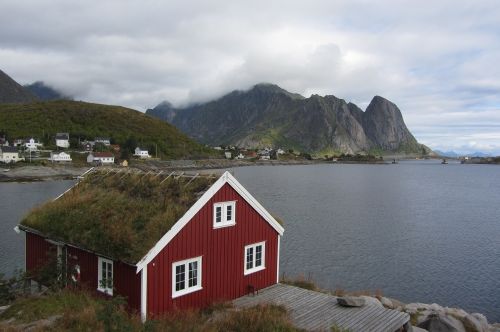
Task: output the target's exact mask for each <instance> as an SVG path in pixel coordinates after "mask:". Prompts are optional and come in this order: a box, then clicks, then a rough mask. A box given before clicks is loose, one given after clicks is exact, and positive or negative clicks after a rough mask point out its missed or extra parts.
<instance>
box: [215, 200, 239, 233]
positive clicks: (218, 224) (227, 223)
mask: <svg viewBox="0 0 500 332" xmlns="http://www.w3.org/2000/svg"><path fill="white" fill-rule="evenodd" d="M218 207H220V208H221V209H222V213H221V221H220V222H217V208H218ZM228 207H231V211H232V212H231V217H232V218H231V219H229V220H228V219H227V208H228ZM213 214H214V216H213V220H214V221H213V225H214V228H221V227H228V226H234V225H236V201H228V202H220V203H214V212H213Z"/></svg>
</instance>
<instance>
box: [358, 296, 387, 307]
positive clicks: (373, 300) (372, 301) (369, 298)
mask: <svg viewBox="0 0 500 332" xmlns="http://www.w3.org/2000/svg"><path fill="white" fill-rule="evenodd" d="M360 298H362V299H364V300H365V303H366V304H369V305H374V306H377V307H380V308H383V307H384V306H383V305H382V303H381V302H380V301H379V300H377V298H375V297H372V296H365V295H363V296H360Z"/></svg>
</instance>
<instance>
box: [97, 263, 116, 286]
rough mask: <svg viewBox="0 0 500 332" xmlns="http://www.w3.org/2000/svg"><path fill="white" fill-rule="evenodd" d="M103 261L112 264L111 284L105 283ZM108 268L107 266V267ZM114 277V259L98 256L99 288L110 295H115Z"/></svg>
mask: <svg viewBox="0 0 500 332" xmlns="http://www.w3.org/2000/svg"><path fill="white" fill-rule="evenodd" d="M102 263H106V266H108V264H111V285H103V282H102V281H103V279H102ZM106 269H107V268H106ZM113 277H114V266H113V261H112V260H110V259H106V258H103V257H98V259H97V290H98V291H100V292H103V293H105V294H108V295H113V284H114V282H113ZM110 286H111V287H110Z"/></svg>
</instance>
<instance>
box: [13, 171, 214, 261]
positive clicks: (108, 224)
mask: <svg viewBox="0 0 500 332" xmlns="http://www.w3.org/2000/svg"><path fill="white" fill-rule="evenodd" d="M216 180H217V179H216V178H215V177H211V176H199V177H197V178H194V179H192V178H190V177H179V178H174V177H170V178H168V179H166V175H165V176H156V175H144V174H130V175H125V176H124V175H123V173H122V174H120V173H118V174H115V173H109V174H106V173H104V171H102V172H94V173H91V174H89V175H87V176H86V178H85V180H83V181H81V182H80V183H79V184H78V185H77V186H76V187H74V188H73V189H72V190H71V191H70V192H68V193H66V194H65V195H64V196H62V197H61V198H59V199H58V200H56V201H51V202H48V203H46V204H44V205H42V206H39V207H36V208H35V209H33V210H32V211H31V212H30V213H29V214H28V215H27V216H26V217H25V218H24V219H23V220H22V221H21V225H22V226H27V227H30V228H33V229H35V230H37V231H39V232H41V233H43V234H45V235H46V236H49V237H51V238H54V239H59V240H62V241H64V242H67V243H71V244H74V245H78V246H81V247H83V248H87V249H90V250H94V251H96V252H98V253H100V254H103V255H106V256H109V257H112V258H115V259H119V260H122V261H125V262H129V263H133V264H135V263H137V262H138V261H139V260H140V259H141V258H142V257H143V256H144V255H145V254H146V253H147V252H148V250H149V249H151V248H152V247H153V246H154V244H155V243H156V242H157V241H158V240H159V239H160V238H161V237H162V236H163V235H164V234H165V233H166V232H167V231H168V230H169V229H170V228H171V227H172V226H173V224H174V223H175V222H177V220H179V218H180V217H182V215H184V213H185V212H186V211H187V210H188V209H189V208H190V207H191V206H192V205H193V204H194V203H195V202H196V201H197V200H198V198H199V195H200V193H201V192H204V191H206V190H207V189H208V188H209V187H210V186H211V185H212V184H213V183H214V182H215V181H216Z"/></svg>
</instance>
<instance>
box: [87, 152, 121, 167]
mask: <svg viewBox="0 0 500 332" xmlns="http://www.w3.org/2000/svg"><path fill="white" fill-rule="evenodd" d="M87 162H88V163H97V164H102V165H109V164H113V163H114V162H115V156H114V155H113V154H112V153H111V152H94V153H89V155H88V156H87Z"/></svg>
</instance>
